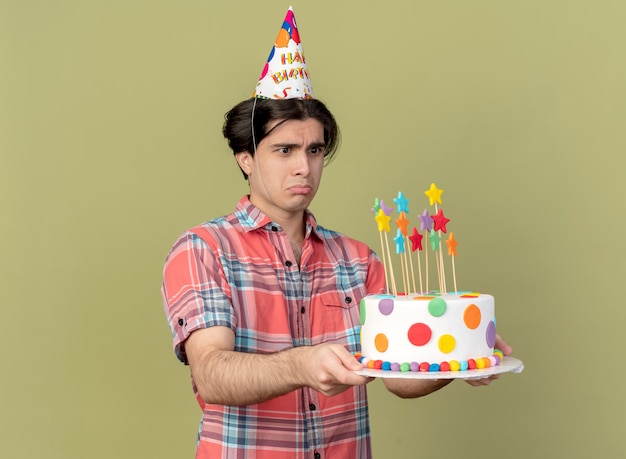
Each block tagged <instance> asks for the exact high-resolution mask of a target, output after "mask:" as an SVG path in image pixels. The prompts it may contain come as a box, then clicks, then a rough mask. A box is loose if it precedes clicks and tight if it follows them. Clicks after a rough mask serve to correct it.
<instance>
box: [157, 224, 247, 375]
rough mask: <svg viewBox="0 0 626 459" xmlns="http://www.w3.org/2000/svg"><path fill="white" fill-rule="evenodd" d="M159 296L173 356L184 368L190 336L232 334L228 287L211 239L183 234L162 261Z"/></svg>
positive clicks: (231, 314)
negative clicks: (212, 330) (217, 331)
mask: <svg viewBox="0 0 626 459" xmlns="http://www.w3.org/2000/svg"><path fill="white" fill-rule="evenodd" d="M161 294H162V297H163V307H164V309H165V314H166V316H167V320H168V323H169V326H170V330H171V332H172V338H173V341H174V342H173V346H174V352H175V353H176V356H177V357H178V359H179V360H180V361H181V362H183V363H185V364H187V363H188V362H187V356H186V354H185V348H184V343H185V340H186V339H187V338H188V337H189V335H191V333H192V332H194V331H196V330H199V329H203V328H208V327H214V326H223V327H228V328H230V329H231V330H233V331H234V330H235V326H236V324H235V316H234V313H233V307H232V302H231V291H230V286H229V285H228V282H226V277H225V275H224V267H223V265H222V262H221V260H220V256H219V250H218V247H217V245H216V244H215V241H214V240H212V239H211V240H205V239H203V238H201V237H200V236H198V235H197V234H195V233H193V232H186V233H184V234H183V235H182V236H181V237H180V238H179V239H178V241H176V243H175V244H174V246H173V247H172V250H171V251H170V253H169V255H168V257H167V259H166V261H165V267H164V269H163V284H162V287H161Z"/></svg>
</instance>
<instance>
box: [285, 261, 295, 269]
mask: <svg viewBox="0 0 626 459" xmlns="http://www.w3.org/2000/svg"><path fill="white" fill-rule="evenodd" d="M292 264H293V263H292V262H290V261H289V260H287V261H286V262H285V266H287V268H289V267H290V266H291V265H292Z"/></svg>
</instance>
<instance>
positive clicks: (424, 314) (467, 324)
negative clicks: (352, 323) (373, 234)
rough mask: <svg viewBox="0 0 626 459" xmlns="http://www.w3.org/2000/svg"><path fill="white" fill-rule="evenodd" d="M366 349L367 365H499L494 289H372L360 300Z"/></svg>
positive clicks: (453, 368)
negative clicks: (389, 291)
mask: <svg viewBox="0 0 626 459" xmlns="http://www.w3.org/2000/svg"><path fill="white" fill-rule="evenodd" d="M360 308H361V325H362V327H361V354H359V355H357V358H358V359H359V361H361V362H362V363H363V365H364V366H365V367H366V368H372V369H381V370H387V371H465V370H472V369H475V368H486V367H489V366H494V365H498V364H499V363H500V362H501V360H502V353H501V352H500V351H497V350H495V351H494V346H495V341H496V325H495V316H494V298H493V296H491V295H486V294H481V293H474V292H458V293H445V294H441V295H440V294H439V293H437V292H433V293H426V294H408V295H399V296H393V295H384V294H382V295H369V296H367V297H365V298H363V299H362V300H361V303H360Z"/></svg>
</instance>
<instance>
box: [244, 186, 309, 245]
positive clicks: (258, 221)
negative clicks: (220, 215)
mask: <svg viewBox="0 0 626 459" xmlns="http://www.w3.org/2000/svg"><path fill="white" fill-rule="evenodd" d="M235 216H236V217H237V220H238V221H239V224H240V225H241V227H242V228H243V230H244V231H245V232H249V231H253V230H255V229H259V228H265V229H267V230H269V231H271V228H272V226H278V224H277V223H274V222H272V220H271V219H270V218H269V217H268V216H267V215H265V214H264V213H263V212H262V211H261V210H260V209H259V208H258V207H256V206H255V205H254V204H252V203H251V202H250V196H249V195H245V196H244V197H242V198H241V199H240V200H239V202H238V203H237V206H236V207H235ZM304 218H305V222H306V228H305V232H304V237H305V238H308V237H309V236H310V235H311V234H315V235H316V236H317V237H319V234H318V232H317V220H315V216H314V215H313V213H312V212H311V211H310V210H309V209H306V210H305V211H304Z"/></svg>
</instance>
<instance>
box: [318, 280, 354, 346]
mask: <svg viewBox="0 0 626 459" xmlns="http://www.w3.org/2000/svg"><path fill="white" fill-rule="evenodd" d="M359 298H360V296H359V294H358V292H357V293H353V292H329V293H324V294H322V295H321V296H320V301H321V311H319V313H320V314H321V317H320V321H319V323H320V325H321V328H322V330H323V335H324V336H323V342H326V343H337V344H341V345H343V346H345V347H347V348H348V350H349V351H350V352H357V351H358V349H359V348H360V331H361V322H360V319H359V307H358V306H359Z"/></svg>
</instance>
